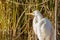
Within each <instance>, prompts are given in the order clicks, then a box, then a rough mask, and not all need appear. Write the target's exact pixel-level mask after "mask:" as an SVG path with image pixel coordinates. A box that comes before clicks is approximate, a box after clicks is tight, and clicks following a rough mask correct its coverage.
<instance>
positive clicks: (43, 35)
mask: <svg viewBox="0 0 60 40" xmlns="http://www.w3.org/2000/svg"><path fill="white" fill-rule="evenodd" d="M34 13H37V15H36V14H35V16H34V19H33V30H34V32H35V34H36V35H37V37H38V39H39V40H54V39H53V37H54V35H52V34H53V32H54V29H53V27H52V25H51V23H50V21H49V20H48V19H47V18H43V16H42V15H41V14H40V13H39V11H34Z"/></svg>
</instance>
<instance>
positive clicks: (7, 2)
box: [0, 0, 55, 40]
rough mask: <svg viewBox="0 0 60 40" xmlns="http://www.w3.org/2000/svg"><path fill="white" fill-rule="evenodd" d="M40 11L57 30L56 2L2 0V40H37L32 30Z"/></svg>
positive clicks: (0, 0) (0, 34)
mask: <svg viewBox="0 0 60 40" xmlns="http://www.w3.org/2000/svg"><path fill="white" fill-rule="evenodd" d="M34 10H39V11H40V12H41V13H42V14H43V15H44V17H47V18H48V19H50V21H51V23H52V25H53V27H54V28H55V1H54V0H0V40H37V38H36V35H35V34H34V31H33V28H32V20H33V16H27V15H26V14H27V13H31V12H33V11H34Z"/></svg>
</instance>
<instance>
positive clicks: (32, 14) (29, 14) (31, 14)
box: [26, 13, 34, 16]
mask: <svg viewBox="0 0 60 40" xmlns="http://www.w3.org/2000/svg"><path fill="white" fill-rule="evenodd" d="M26 15H32V16H34V14H33V13H26Z"/></svg>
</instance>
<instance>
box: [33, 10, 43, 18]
mask: <svg viewBox="0 0 60 40" xmlns="http://www.w3.org/2000/svg"><path fill="white" fill-rule="evenodd" d="M33 14H34V16H40V17H42V14H41V13H40V11H38V10H35V11H33Z"/></svg>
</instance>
